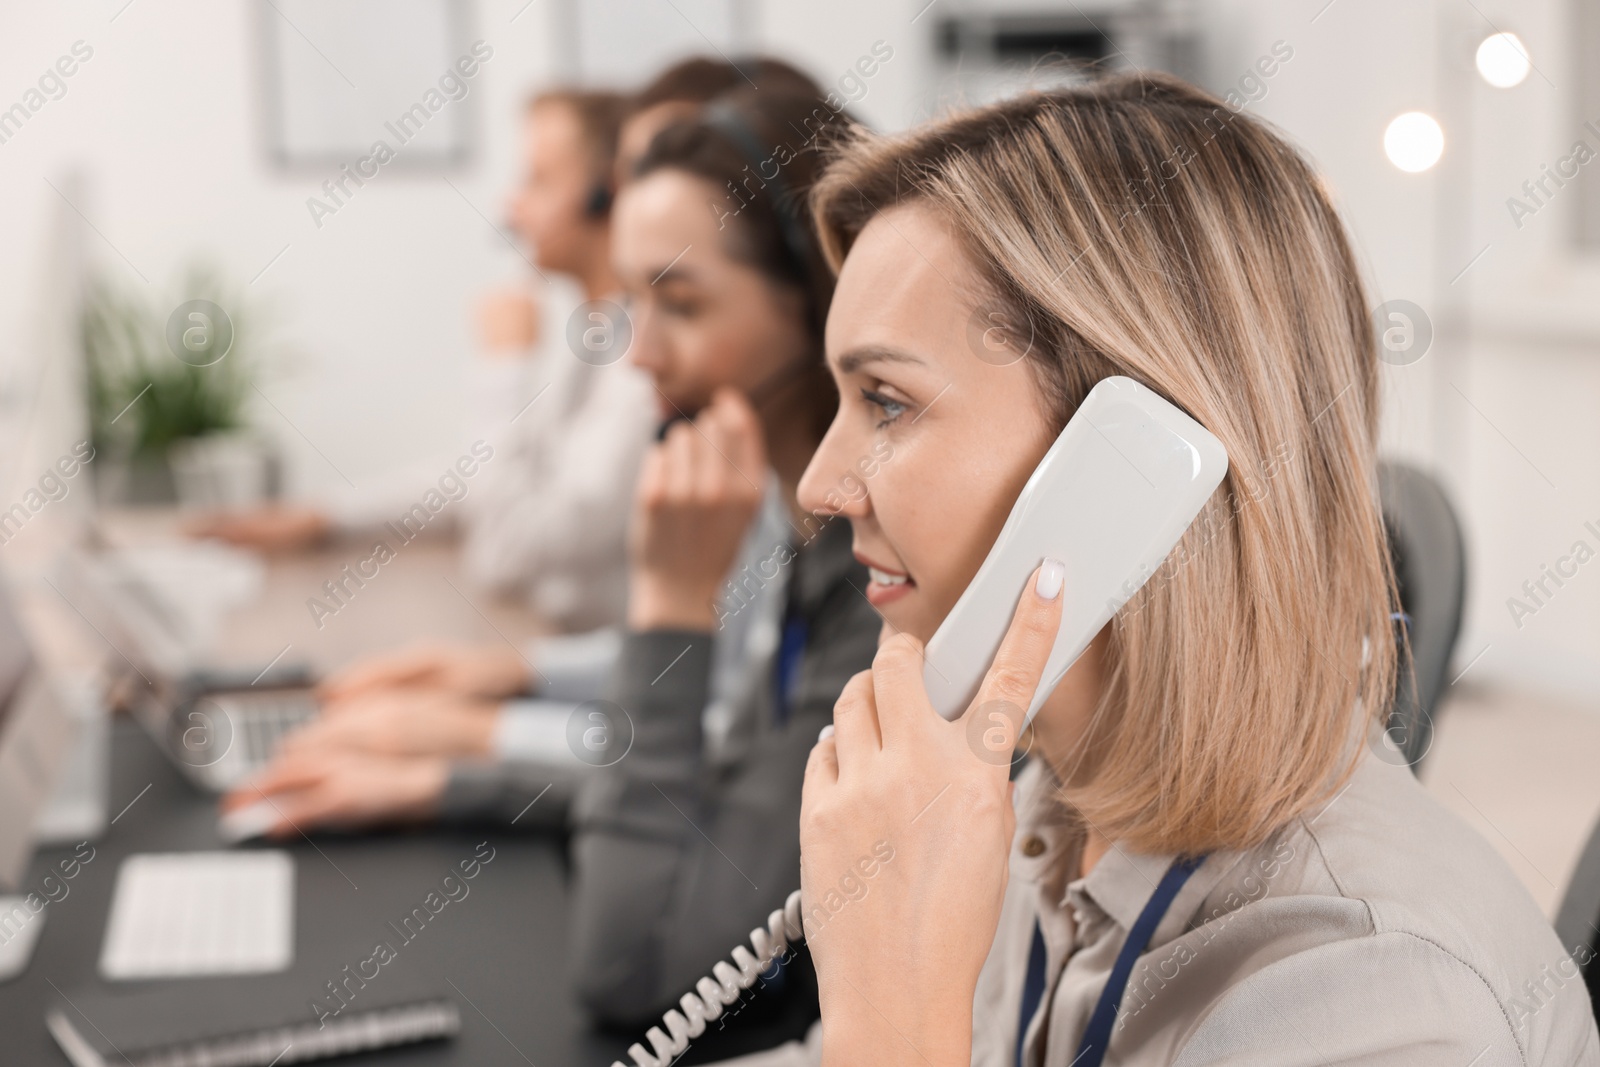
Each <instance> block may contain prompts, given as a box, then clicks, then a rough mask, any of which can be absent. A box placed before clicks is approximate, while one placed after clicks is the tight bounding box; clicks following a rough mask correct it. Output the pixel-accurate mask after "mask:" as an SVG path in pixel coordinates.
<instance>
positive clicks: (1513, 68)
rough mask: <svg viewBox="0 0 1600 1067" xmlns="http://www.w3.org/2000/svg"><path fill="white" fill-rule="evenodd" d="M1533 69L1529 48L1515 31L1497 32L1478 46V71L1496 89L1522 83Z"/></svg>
mask: <svg viewBox="0 0 1600 1067" xmlns="http://www.w3.org/2000/svg"><path fill="white" fill-rule="evenodd" d="M1532 69H1533V61H1532V60H1530V59H1529V58H1528V48H1527V46H1526V45H1524V44H1523V43H1522V39H1521V38H1520V37H1518V36H1517V35H1516V34H1514V33H1496V34H1491V35H1490V36H1488V37H1485V38H1484V39H1483V43H1482V44H1480V45H1479V46H1478V73H1479V74H1481V75H1483V80H1484V81H1486V82H1488V83H1489V84H1490V85H1492V86H1494V87H1495V88H1496V89H1509V88H1511V87H1512V86H1513V85H1520V84H1521V83H1522V79H1524V78H1526V77H1527V76H1528V71H1530V70H1532Z"/></svg>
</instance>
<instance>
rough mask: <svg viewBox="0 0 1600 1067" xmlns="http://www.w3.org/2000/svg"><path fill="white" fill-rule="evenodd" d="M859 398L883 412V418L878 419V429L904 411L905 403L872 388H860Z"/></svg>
mask: <svg viewBox="0 0 1600 1067" xmlns="http://www.w3.org/2000/svg"><path fill="white" fill-rule="evenodd" d="M861 399H863V400H865V401H866V402H867V403H869V404H871V405H872V406H873V407H875V408H877V409H878V410H879V411H881V412H883V418H881V419H879V420H878V426H879V428H880V429H881V428H882V427H884V426H887V425H889V424H890V423H891V422H893V421H894V420H895V419H898V418H899V417H900V416H901V415H903V414H905V412H906V407H907V405H905V404H902V403H900V401H898V400H895V399H893V398H891V397H887V396H884V395H883V394H882V393H880V392H877V391H875V390H872V389H863V390H861Z"/></svg>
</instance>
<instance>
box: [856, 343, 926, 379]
mask: <svg viewBox="0 0 1600 1067" xmlns="http://www.w3.org/2000/svg"><path fill="white" fill-rule="evenodd" d="M926 362H927V361H926V360H924V359H923V358H922V357H921V356H914V355H912V354H911V353H910V352H904V351H902V350H900V349H898V348H884V347H882V346H881V345H865V346H863V347H861V348H852V349H851V350H850V351H848V352H846V353H844V354H843V355H841V356H840V357H839V358H838V360H837V363H838V365H839V373H840V374H854V373H855V372H856V371H858V370H860V369H861V368H862V367H864V366H866V365H867V364H869V363H916V364H926Z"/></svg>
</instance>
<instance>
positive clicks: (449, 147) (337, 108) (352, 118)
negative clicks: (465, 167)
mask: <svg viewBox="0 0 1600 1067" xmlns="http://www.w3.org/2000/svg"><path fill="white" fill-rule="evenodd" d="M256 6H257V11H256V15H257V20H256V32H257V34H258V36H259V54H260V75H261V77H260V91H261V95H262V116H263V127H264V134H265V148H266V155H267V158H268V159H269V160H270V161H271V162H272V163H273V164H274V165H276V166H277V167H279V168H281V169H283V170H288V171H325V170H328V169H330V168H331V169H337V168H339V167H340V166H341V165H344V164H350V165H352V166H354V164H355V163H356V162H357V161H359V160H362V159H368V160H374V159H375V160H377V161H379V162H381V165H382V167H383V168H384V169H385V170H388V169H390V168H395V169H401V170H443V169H447V168H453V167H458V166H461V165H462V164H464V163H465V162H467V161H468V160H469V159H470V158H471V156H472V152H473V148H474V144H473V140H474V129H475V123H474V121H473V110H474V107H475V104H476V101H475V100H474V99H473V98H474V96H475V95H476V94H475V92H474V90H475V88H476V83H477V75H478V73H479V69H480V68H481V65H482V63H483V62H484V60H485V59H487V58H488V56H487V53H488V51H489V50H488V49H486V48H484V47H483V46H481V45H480V46H478V47H477V50H476V53H475V51H474V42H473V41H472V39H471V25H470V24H471V17H470V16H471V12H470V10H469V5H468V0H257V5H256ZM380 144H381V145H382V146H383V149H382V150H380V149H379V148H378V145H380ZM372 165H374V164H371V163H369V164H368V166H372Z"/></svg>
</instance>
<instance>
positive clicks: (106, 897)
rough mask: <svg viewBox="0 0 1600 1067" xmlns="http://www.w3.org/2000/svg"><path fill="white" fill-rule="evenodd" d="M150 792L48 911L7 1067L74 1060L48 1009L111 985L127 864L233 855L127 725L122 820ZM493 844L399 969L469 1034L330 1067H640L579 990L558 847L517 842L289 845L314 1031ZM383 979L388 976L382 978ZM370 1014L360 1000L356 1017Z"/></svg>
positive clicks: (188, 791)
mask: <svg viewBox="0 0 1600 1067" xmlns="http://www.w3.org/2000/svg"><path fill="white" fill-rule="evenodd" d="M146 786H148V787H149V788H148V790H146ZM141 790H145V791H144V792H143V795H140V792H141ZM136 796H137V797H138V799H137V800H136V801H134V802H133V804H132V806H131V807H129V808H128V809H127V810H126V811H124V812H123V813H122V815H121V816H120V817H119V818H118V819H117V821H116V823H115V825H113V826H112V827H111V828H110V829H109V831H108V832H107V833H106V834H105V835H104V836H103V837H102V838H101V839H100V840H98V841H95V842H94V843H93V844H94V848H95V855H94V859H93V860H92V861H90V862H89V863H88V864H87V865H85V866H84V867H83V868H82V869H81V870H80V871H79V873H78V875H77V877H75V878H73V879H72V880H71V881H70V882H66V883H65V884H66V885H67V886H69V887H70V888H69V891H68V893H67V895H66V896H65V897H64V898H62V899H61V900H59V901H58V902H56V903H52V904H50V905H48V907H47V908H46V909H45V914H46V921H45V926H44V929H43V931H42V933H41V935H40V941H39V944H38V947H37V949H36V951H35V954H34V958H33V962H32V963H31V964H30V965H29V967H28V969H27V970H26V971H25V972H23V974H22V975H21V976H20V977H18V978H16V979H14V980H13V981H11V982H8V983H5V984H3V985H0V1063H4V1064H8V1065H9V1064H26V1065H29V1067H32V1065H35V1064H39V1065H45V1064H52V1065H56V1064H66V1063H67V1059H66V1057H65V1056H64V1055H62V1053H61V1052H60V1050H59V1049H58V1048H57V1047H56V1044H55V1042H54V1040H53V1039H52V1038H51V1037H50V1035H49V1033H48V1032H47V1031H46V1030H45V1026H44V1013H45V1010H46V1009H47V1007H49V1006H50V1005H51V1004H53V1003H56V1002H58V998H57V994H56V992H55V990H54V989H52V988H51V986H52V984H54V985H55V986H57V987H59V988H60V989H61V990H62V992H63V993H65V994H66V995H67V996H71V995H72V994H73V991H74V990H76V989H83V988H86V987H89V986H96V987H103V986H106V985H109V983H105V982H103V981H102V980H101V979H100V978H99V976H98V973H97V964H98V961H99V953H100V945H101V942H102V940H103V938H104V936H105V927H106V919H107V915H108V911H109V908H110V904H111V892H112V887H113V886H114V884H115V882H116V875H117V867H118V865H119V864H120V863H121V862H122V860H123V858H124V857H126V856H128V855H129V854H131V853H135V852H170V851H189V850H197V849H209V848H219V847H222V846H221V845H220V844H219V842H218V840H217V836H216V828H215V826H216V824H215V807H214V801H213V800H212V799H211V798H209V797H206V796H204V795H202V794H200V793H198V792H197V791H195V790H194V789H193V788H192V787H190V786H189V784H188V783H187V782H186V781H185V780H184V779H183V778H181V777H180V776H179V775H178V774H177V773H176V772H175V771H174V770H173V769H172V767H171V766H170V765H169V764H168V763H167V762H166V760H165V759H164V758H163V756H162V755H161V753H160V752H159V751H158V750H157V749H156V748H155V746H154V745H153V744H152V743H151V742H150V741H149V740H148V739H147V738H146V736H145V735H144V734H143V733H142V732H141V731H140V730H139V729H138V728H137V727H136V726H134V725H133V724H132V723H130V722H126V721H119V722H118V723H117V724H116V725H115V727H114V730H113V741H112V774H111V805H110V810H111V812H112V813H113V814H115V813H116V812H118V811H120V810H121V809H122V807H123V805H125V804H128V802H129V801H133V800H134V797H136ZM484 840H487V841H489V843H490V845H491V846H492V847H493V848H494V849H495V854H494V859H493V861H492V862H490V863H489V864H488V865H486V866H484V867H483V869H482V870H481V872H480V873H479V874H478V876H477V877H476V878H474V879H473V880H472V881H471V882H470V883H467V884H468V885H470V887H471V889H470V892H469V894H468V895H467V896H466V897H465V898H463V899H461V900H459V901H455V902H452V903H450V904H449V905H447V906H446V907H445V908H444V910H442V911H441V912H440V913H439V914H438V915H437V916H436V917H435V918H434V919H433V921H432V922H430V923H429V924H428V925H427V926H426V927H425V928H423V930H422V931H421V933H420V934H418V935H417V936H416V939H415V940H414V941H412V942H410V943H409V944H406V945H405V946H404V947H402V948H401V949H400V958H399V960H398V961H397V962H398V963H402V964H404V965H405V966H407V967H408V968H412V969H413V970H414V971H420V972H422V974H423V975H425V977H426V980H427V981H428V982H429V983H430V984H431V983H433V982H436V983H437V985H438V988H439V991H440V992H442V993H444V994H445V995H448V996H450V997H452V998H453V999H454V1000H455V1001H456V1003H457V1004H458V1005H459V1007H460V1009H461V1019H462V1032H461V1034H460V1036H458V1037H457V1038H456V1039H455V1040H453V1041H449V1042H432V1043H429V1044H424V1045H416V1046H412V1047H410V1048H406V1049H395V1050H390V1051H387V1052H381V1053H372V1054H368V1055H365V1056H361V1057H352V1058H349V1059H345V1060H337V1061H331V1062H337V1063H350V1064H367V1063H371V1064H379V1063H381V1064H384V1065H385V1067H389V1065H394V1067H401V1065H405V1067H413V1065H419V1064H472V1065H474V1067H490V1065H495V1064H508V1065H519V1067H525V1065H527V1064H530V1063H531V1064H537V1065H538V1067H553V1065H561V1064H575V1065H591V1064H593V1065H601V1067H603V1065H606V1064H609V1063H611V1061H612V1060H614V1059H619V1058H620V1059H622V1060H624V1061H625V1062H631V1061H628V1059H627V1056H626V1053H625V1049H626V1047H627V1046H628V1044H629V1043H631V1042H632V1041H634V1040H637V1039H638V1035H622V1034H605V1033H599V1032H596V1031H594V1030H592V1029H591V1028H590V1027H589V1026H588V1025H587V1024H586V1023H585V1021H584V1020H583V1018H582V1016H581V1015H580V1014H579V1012H578V1009H577V1006H576V1005H575V1003H574V1001H573V998H572V995H571V993H570V992H569V991H568V989H567V984H566V978H565V969H566V968H565V963H566V906H565V899H566V885H565V873H564V870H563V860H562V855H561V850H560V846H559V845H558V844H557V843H556V842H554V841H551V840H549V839H545V838H541V837H538V836H535V835H529V834H516V833H508V832H506V831H496V830H489V829H486V830H482V831H479V832H477V833H467V832H454V831H447V830H429V831H426V832H408V833H403V834H402V833H393V834H374V835H365V836H360V837H337V836H332V835H318V836H315V837H313V838H312V840H311V841H309V842H308V841H306V840H305V839H301V840H299V841H297V842H293V843H290V844H288V845H286V846H282V847H286V848H287V849H288V851H289V852H290V853H291V854H292V855H293V857H294V861H295V868H296V870H295V877H296V887H295V916H294V924H295V931H294V941H295V944H294V952H295V956H294V964H293V966H292V968H291V971H290V975H289V980H297V979H303V981H304V983H305V987H306V992H305V999H306V1001H307V1009H306V1018H307V1020H308V1021H309V1020H310V1019H311V1018H313V1016H312V1013H311V1009H310V1006H309V1004H310V1001H311V999H312V998H313V997H315V996H316V995H317V994H319V993H322V992H323V987H324V983H325V982H327V981H328V980H329V979H331V978H334V977H335V976H336V975H337V974H338V973H339V972H340V970H341V969H342V968H343V967H344V966H345V965H346V964H350V965H352V966H354V965H355V964H357V963H358V962H360V961H361V960H364V959H366V958H367V957H368V956H369V955H371V953H372V947H373V945H374V944H376V943H377V942H378V941H384V940H387V941H391V942H393V941H396V940H398V939H397V938H396V937H395V935H394V934H393V933H391V932H389V931H388V930H387V928H386V926H385V924H386V923H388V922H391V921H393V922H398V921H399V920H400V918H401V917H402V916H403V915H405V914H406V913H408V912H409V911H410V910H411V909H412V908H414V907H417V906H418V905H420V904H421V903H422V900H423V898H424V897H425V896H426V895H427V894H428V892H429V890H430V889H434V888H436V887H437V886H438V883H439V879H440V878H441V877H442V876H443V875H444V874H445V873H446V872H447V871H448V870H450V869H451V868H454V867H455V866H456V864H457V863H458V862H459V861H461V860H464V859H470V858H472V856H473V852H474V849H475V848H476V847H477V845H478V843H479V842H481V841H484ZM271 847H277V846H271ZM71 854H72V850H71V849H62V850H53V851H47V852H41V853H40V854H39V855H37V856H36V857H35V858H34V862H33V866H32V868H31V869H30V870H29V874H28V878H27V880H26V882H25V883H24V887H25V889H27V888H37V887H38V886H39V885H40V882H41V880H42V879H43V878H44V876H45V875H46V874H47V873H49V872H50V871H52V870H53V869H54V867H55V863H56V861H57V860H59V859H62V858H65V857H67V856H70V855H71ZM56 894H57V895H59V890H57V891H56ZM282 977H283V976H280V978H282ZM447 979H448V981H447ZM256 980H259V979H256ZM382 980H383V976H382V975H381V974H380V976H379V978H377V979H375V980H374V982H375V984H376V983H377V982H381V981H382ZM230 981H232V982H235V983H238V982H241V981H244V980H241V979H226V978H220V979H219V978H202V979H191V980H188V982H187V983H185V982H166V983H163V984H165V985H167V986H169V987H171V988H172V989H173V990H174V991H175V992H178V993H179V996H176V997H174V1000H175V1001H181V999H182V997H181V987H183V986H185V985H186V984H188V985H192V986H193V987H196V988H198V987H201V986H210V987H213V991H215V989H217V988H221V987H224V986H225V985H226V984H227V983H228V982H230ZM449 983H454V985H455V987H456V988H455V989H454V990H453V989H452V988H451V986H450V984H449ZM122 984H123V985H126V984H127V983H122ZM358 997H359V994H358ZM359 1003H360V1000H359V999H357V1000H356V1001H354V1002H353V1003H352V1005H351V1006H352V1008H354V1007H355V1006H357V1005H359Z"/></svg>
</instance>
